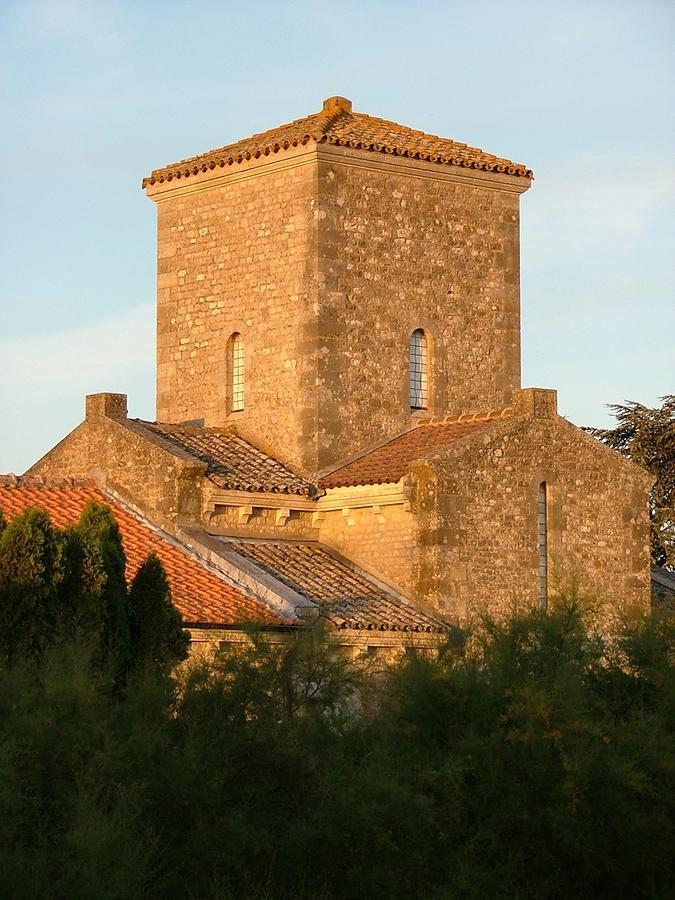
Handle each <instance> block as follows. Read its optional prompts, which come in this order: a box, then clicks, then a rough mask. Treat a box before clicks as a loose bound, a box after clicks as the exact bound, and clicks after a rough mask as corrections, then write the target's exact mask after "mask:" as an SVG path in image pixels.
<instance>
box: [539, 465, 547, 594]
mask: <svg viewBox="0 0 675 900" xmlns="http://www.w3.org/2000/svg"><path fill="white" fill-rule="evenodd" d="M546 493H547V491H546V482H545V481H542V483H541V484H540V485H539V501H538V504H537V551H538V552H537V556H538V563H539V606H540V607H541V608H542V609H546V603H547V601H548V521H547V519H548V510H547V508H546V506H547V497H546Z"/></svg>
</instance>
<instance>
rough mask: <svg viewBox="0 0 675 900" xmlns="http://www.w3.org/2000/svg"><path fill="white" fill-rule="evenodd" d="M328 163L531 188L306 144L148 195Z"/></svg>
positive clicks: (495, 175) (517, 181)
mask: <svg viewBox="0 0 675 900" xmlns="http://www.w3.org/2000/svg"><path fill="white" fill-rule="evenodd" d="M319 163H327V164H334V165H343V166H350V167H352V168H356V169H364V170H369V171H372V172H383V173H387V174H394V175H399V176H403V177H408V178H423V179H425V180H428V181H435V182H437V183H443V182H445V183H453V184H464V185H468V186H470V187H478V188H483V189H486V190H491V191H500V192H504V193H509V194H522V193H524V192H525V191H526V190H528V188H529V187H530V185H531V179H529V178H525V177H523V176H516V175H507V174H506V173H499V172H483V171H481V170H479V169H475V170H474V169H466V168H462V167H460V166H452V165H447V166H442V167H441V166H439V165H438V164H437V163H433V162H427V161H425V160H421V159H407V158H405V157H395V156H386V157H380V156H378V155H376V154H373V153H372V152H369V151H367V150H358V149H355V148H353V147H340V146H336V145H333V144H314V143H312V144H307V145H301V146H299V147H291V148H289V149H288V150H283V151H280V152H279V153H278V154H276V155H275V157H274V158H273V159H269V158H267V157H262V158H260V159H251V160H247V161H245V162H242V163H239V164H238V165H237V166H228V167H226V168H222V169H221V168H220V167H219V168H217V169H214V170H212V171H211V170H209V171H207V172H200V173H198V174H197V175H193V176H191V177H190V178H189V179H178V178H175V179H173V180H171V181H164V182H162V183H159V182H158V183H156V184H154V185H152V184H148V185H147V186H146V188H145V191H146V193H147V195H148V197H149V198H150V199H151V200H154V201H155V202H156V203H161V202H163V201H165V200H169V199H172V198H174V197H185V196H188V195H190V194H197V193H201V192H202V191H211V190H214V189H215V188H219V187H223V186H225V185H230V184H237V183H239V182H242V181H250V180H251V179H254V178H261V177H264V176H265V175H272V174H274V173H277V172H283V171H288V170H291V169H297V168H300V167H302V166H310V165H317V164H319Z"/></svg>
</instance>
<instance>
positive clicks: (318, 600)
mask: <svg viewBox="0 0 675 900" xmlns="http://www.w3.org/2000/svg"><path fill="white" fill-rule="evenodd" d="M217 540H219V541H220V542H221V543H222V544H223V548H224V549H227V550H229V551H234V553H236V554H237V555H238V556H240V557H242V558H243V559H245V560H248V561H249V562H252V563H254V564H255V565H256V566H258V567H259V568H261V569H262V570H263V571H265V572H267V573H268V574H269V575H271V576H272V577H273V578H275V579H277V580H278V581H280V582H282V583H283V584H285V585H287V586H288V587H289V588H291V589H292V590H293V591H295V592H296V593H297V594H299V595H301V596H303V597H305V598H306V599H307V600H309V601H311V602H312V603H315V604H316V605H317V607H318V609H319V612H320V614H321V615H322V616H324V617H325V618H327V619H328V620H329V621H331V622H332V624H333V625H335V626H336V627H337V628H340V629H354V630H360V629H368V630H376V631H398V632H418V633H419V632H426V633H431V632H442V631H444V630H445V628H446V626H445V625H444V624H443V623H441V622H440V621H439V620H437V619H435V618H433V617H432V616H430V615H429V614H428V613H426V612H424V611H423V610H421V609H418V608H417V607H415V606H413V605H412V604H411V603H409V602H407V601H406V600H404V599H403V598H402V597H400V596H399V595H397V594H396V593H395V592H394V591H393V590H392V589H388V588H387V587H386V586H385V585H383V584H381V583H380V582H379V581H377V580H376V579H375V578H374V577H372V576H370V575H369V574H368V573H366V572H364V571H363V570H362V569H360V568H359V567H357V566H355V565H354V564H353V563H351V562H350V561H349V560H347V559H345V558H344V557H341V556H340V555H339V554H337V553H335V552H334V551H333V550H331V549H329V548H328V547H326V546H325V545H323V544H319V543H318V542H316V541H269V540H240V539H233V538H227V537H221V538H218V539H217Z"/></svg>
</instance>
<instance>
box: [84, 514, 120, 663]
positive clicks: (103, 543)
mask: <svg viewBox="0 0 675 900" xmlns="http://www.w3.org/2000/svg"><path fill="white" fill-rule="evenodd" d="M75 531H76V533H77V535H78V539H79V540H80V541H81V542H82V546H83V547H84V548H92V547H96V548H97V549H98V553H99V554H100V560H101V562H102V565H103V570H104V572H105V584H104V585H103V587H102V591H101V600H102V606H103V610H102V627H101V652H102V656H103V659H105V660H108V662H109V663H110V665H111V666H112V668H113V669H114V670H115V671H117V672H121V671H123V670H124V669H125V668H126V666H127V665H128V662H129V623H128V618H127V585H126V580H125V576H124V572H125V566H126V559H125V556H124V549H123V547H122V538H121V535H120V530H119V527H118V525H117V522H116V521H115V516H114V515H113V512H112V510H111V509H110V507H109V506H106V505H105V504H103V503H97V502H95V501H90V502H89V503H87V505H86V506H85V507H84V509H83V510H82V515H81V516H80V521H79V522H78V524H77V525H76V526H75Z"/></svg>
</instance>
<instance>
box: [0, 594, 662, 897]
mask: <svg viewBox="0 0 675 900" xmlns="http://www.w3.org/2000/svg"><path fill="white" fill-rule="evenodd" d="M673 637H674V627H673V619H672V617H671V618H668V617H667V616H666V615H661V616H653V617H646V618H644V619H642V620H636V621H633V622H626V623H625V625H624V627H623V630H622V631H621V633H619V634H618V636H617V637H616V639H613V640H609V639H608V638H607V637H601V636H599V635H597V634H594V633H592V632H590V631H589V630H588V628H587V627H586V625H585V623H584V617H583V614H582V611H581V610H580V608H579V605H578V603H577V601H576V599H574V598H572V599H570V600H562V601H561V602H560V603H559V604H558V605H557V606H556V607H555V608H554V609H552V610H550V611H549V612H546V613H544V612H536V613H533V614H531V615H527V616H514V617H512V618H510V619H509V620H507V621H504V622H493V621H487V622H485V623H484V624H483V625H481V626H480V627H476V628H474V629H472V630H470V631H467V632H465V633H460V632H457V633H454V634H453V635H452V640H451V641H450V640H449V641H448V643H447V645H445V646H444V647H441V648H440V649H439V651H438V652H433V653H423V652H417V653H410V654H406V656H405V657H404V658H403V659H402V660H401V662H400V663H399V664H397V665H393V666H391V667H390V668H389V669H386V670H384V671H383V670H382V669H381V668H380V669H377V670H376V669H374V668H372V667H369V666H365V665H361V664H359V663H356V664H352V663H350V662H348V661H347V660H346V658H345V657H344V655H343V654H342V652H341V651H340V649H339V648H337V647H336V646H335V645H334V644H333V643H331V642H330V641H329V640H327V638H326V636H325V635H324V634H323V633H322V632H321V630H320V629H316V630H314V629H307V630H306V631H305V632H304V633H303V634H302V635H299V636H297V635H288V636H286V641H287V643H286V644H284V643H283V642H280V641H279V636H278V635H272V638H274V640H272V638H270V635H269V634H267V635H266V634H265V633H252V634H251V642H250V647H249V648H248V649H246V648H245V647H242V646H237V645H232V646H229V647H228V648H227V649H226V650H225V651H224V652H223V653H222V654H221V655H220V656H219V657H218V658H217V659H216V660H215V661H214V662H212V663H209V662H206V661H202V662H197V663H194V664H192V665H190V666H189V669H188V671H187V673H186V675H185V677H184V678H182V679H181V681H180V683H176V684H174V683H173V682H172V681H171V680H170V679H169V678H167V677H166V675H165V674H163V673H161V672H158V671H157V669H156V668H155V667H154V666H153V665H148V666H147V667H146V668H145V669H141V670H138V671H136V672H135V673H134V675H133V676H132V677H131V678H130V679H129V681H128V682H127V685H126V687H125V689H124V691H123V692H121V693H120V692H117V693H111V692H110V691H109V689H108V687H107V685H106V682H105V680H102V679H101V678H100V676H97V675H96V673H95V672H94V674H92V673H91V665H90V660H89V659H88V657H87V652H86V650H84V649H83V648H82V647H80V646H71V647H69V648H62V649H61V650H60V652H56V650H50V651H48V652H47V654H46V655H45V657H44V660H43V662H42V663H41V664H40V665H39V666H38V667H35V666H33V667H32V668H30V667H27V666H25V665H16V666H14V667H5V668H3V669H0V845H1V846H2V847H3V866H2V867H0V895H2V896H11V897H18V898H21V897H35V896H49V897H54V898H57V900H58V898H61V897H64V898H65V897H68V898H73V897H74V898H78V897H83V898H84V897H93V896H95V897H103V898H126V897H143V898H155V897H156V898H164V897H174V896H175V897H187V898H190V897H194V898H200V900H202V898H235V897H247V898H248V897H251V898H333V897H335V898H338V897H339V898H362V897H369V898H371V897H372V898H375V900H377V898H399V897H400V898H406V900H408V898H438V900H440V898H455V897H461V898H468V900H472V898H476V900H478V898H481V900H491V898H503V897H516V898H533V900H534V898H537V900H539V898H543V900H547V898H551V900H553V898H556V900H558V898H568V897H593V898H601V900H602V898H608V900H609V898H612V900H615V898H630V900H641V898H654V900H659V898H663V900H665V898H667V897H669V896H670V886H671V884H672V881H673V876H674V875H675V873H674V872H673V858H672V852H671V848H672V845H673V840H674V838H675V833H674V825H673V796H674V791H673V787H674V781H675V761H674V760H675V752H674V751H675V746H674V740H673V721H674V720H675V716H674V713H675V679H674V678H673ZM366 661H367V660H366Z"/></svg>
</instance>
